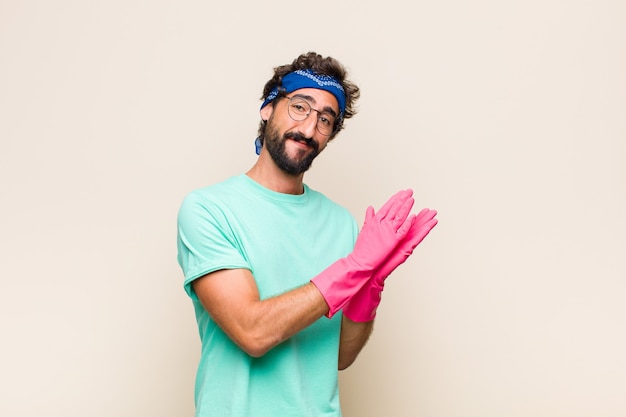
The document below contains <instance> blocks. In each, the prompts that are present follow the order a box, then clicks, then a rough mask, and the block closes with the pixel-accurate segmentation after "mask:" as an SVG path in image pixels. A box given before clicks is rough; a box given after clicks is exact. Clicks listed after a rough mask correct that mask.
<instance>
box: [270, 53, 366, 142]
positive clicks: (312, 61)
mask: <svg viewBox="0 0 626 417" xmlns="http://www.w3.org/2000/svg"><path fill="white" fill-rule="evenodd" d="M299 69H310V70H313V72H315V73H316V74H319V75H328V76H331V77H334V78H335V79H337V81H339V83H340V84H341V85H342V87H343V89H344V92H345V95H346V110H345V111H344V113H343V117H342V118H341V119H338V121H337V126H336V127H335V130H334V131H333V133H332V135H330V137H329V138H328V140H332V139H333V138H334V137H335V136H337V134H338V133H339V131H341V130H342V129H343V121H344V120H345V119H349V118H351V117H352V116H354V115H355V114H356V113H357V110H356V107H355V104H356V101H357V100H358V99H359V97H360V95H361V91H360V90H359V87H357V86H356V84H354V83H352V82H351V81H349V80H348V79H347V76H348V71H347V70H346V68H345V67H344V66H343V65H342V64H341V63H340V62H339V61H337V60H336V59H335V58H332V57H323V56H322V55H320V54H318V53H316V52H307V53H305V54H302V55H300V56H299V57H297V58H296V59H294V60H293V62H292V63H291V64H287V65H281V66H279V67H276V68H274V76H273V77H272V78H271V79H270V80H269V81H268V82H267V83H266V84H265V87H263V95H262V96H261V100H265V98H267V96H268V95H269V93H270V92H271V91H272V90H273V89H274V88H275V87H277V86H280V85H281V84H282V80H283V77H284V76H285V75H287V74H289V73H291V72H294V71H297V70H299ZM283 95H284V94H283V93H280V88H279V95H278V98H280V97H281V96H283ZM278 98H277V99H275V100H274V101H272V102H270V103H269V104H268V106H273V105H274V102H275V101H277V100H278ZM265 126H266V122H265V121H261V123H260V124H259V138H260V139H261V143H263V138H264V136H265Z"/></svg>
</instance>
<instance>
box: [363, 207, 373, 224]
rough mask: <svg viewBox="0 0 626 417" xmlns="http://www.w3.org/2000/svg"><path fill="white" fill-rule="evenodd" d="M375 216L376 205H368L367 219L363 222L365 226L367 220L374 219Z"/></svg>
mask: <svg viewBox="0 0 626 417" xmlns="http://www.w3.org/2000/svg"><path fill="white" fill-rule="evenodd" d="M374 216H375V213H374V207H372V206H368V207H367V210H365V221H364V222H363V226H365V225H366V224H367V222H369V221H370V220H372V218H374Z"/></svg>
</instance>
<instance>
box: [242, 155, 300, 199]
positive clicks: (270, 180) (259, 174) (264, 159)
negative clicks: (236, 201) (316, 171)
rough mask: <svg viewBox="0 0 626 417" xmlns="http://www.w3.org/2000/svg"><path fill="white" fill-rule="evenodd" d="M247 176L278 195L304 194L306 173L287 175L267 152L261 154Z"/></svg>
mask: <svg viewBox="0 0 626 417" xmlns="http://www.w3.org/2000/svg"><path fill="white" fill-rule="evenodd" d="M268 159H269V160H268ZM246 175H247V176H248V177H250V178H251V179H253V180H254V181H255V182H257V183H259V184H261V185H262V186H264V187H265V188H268V189H270V190H272V191H275V192H277V193H283V194H294V195H298V194H302V193H303V192H304V185H303V182H304V173H302V174H298V175H291V174H287V173H286V172H284V171H282V170H281V169H280V168H278V167H277V166H276V164H274V161H272V160H271V157H270V156H269V155H268V154H267V152H261V155H260V156H259V159H258V160H257V162H256V163H255V164H254V165H253V166H252V168H250V170H249V171H248V172H246Z"/></svg>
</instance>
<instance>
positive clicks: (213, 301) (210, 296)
mask: <svg viewBox="0 0 626 417" xmlns="http://www.w3.org/2000/svg"><path fill="white" fill-rule="evenodd" d="M192 285H193V289H194V291H195V292H196V295H197V296H198V298H199V299H200V302H201V303H202V305H203V306H204V308H205V309H206V310H207V311H208V313H209V314H210V315H211V317H212V318H213V319H214V320H215V322H216V323H217V324H218V325H219V326H220V328H221V329H222V330H223V331H224V332H225V333H226V334H227V335H228V336H229V337H230V338H231V339H232V340H233V341H234V342H235V343H236V344H237V345H238V346H239V347H241V349H243V350H244V351H245V352H247V353H248V354H249V355H251V356H257V357H258V356H262V355H264V354H265V353H266V352H267V351H269V350H270V349H271V348H273V347H274V346H276V345H278V344H279V343H281V342H283V341H285V340H286V339H288V338H290V337H291V336H293V335H294V334H296V333H298V332H299V331H300V330H302V329H304V328H306V327H308V326H309V325H311V324H313V323H314V322H315V321H316V320H317V319H319V318H320V317H322V316H323V315H324V314H326V313H327V312H328V305H327V304H326V302H325V301H324V298H323V297H322V294H321V293H320V292H319V291H318V290H317V288H316V287H315V286H314V285H313V284H312V283H310V282H309V283H308V284H306V285H304V286H302V287H299V288H296V289H294V290H291V291H288V292H286V293H283V294H281V295H278V296H275V297H272V298H268V299H265V300H260V298H259V292H258V289H257V286H256V283H255V282H254V278H253V277H252V273H251V272H250V271H249V270H247V269H223V270H220V271H216V272H213V273H210V274H207V275H205V276H203V277H201V278H198V279H197V280H195V281H194V282H193V283H192Z"/></svg>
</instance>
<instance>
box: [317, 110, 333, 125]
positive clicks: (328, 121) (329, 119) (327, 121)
mask: <svg viewBox="0 0 626 417" xmlns="http://www.w3.org/2000/svg"><path fill="white" fill-rule="evenodd" d="M317 119H318V121H319V122H320V123H322V124H323V125H324V126H327V127H332V126H333V124H334V123H335V118H334V117H333V116H331V115H329V114H328V113H320V114H319V117H318V118H317Z"/></svg>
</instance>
